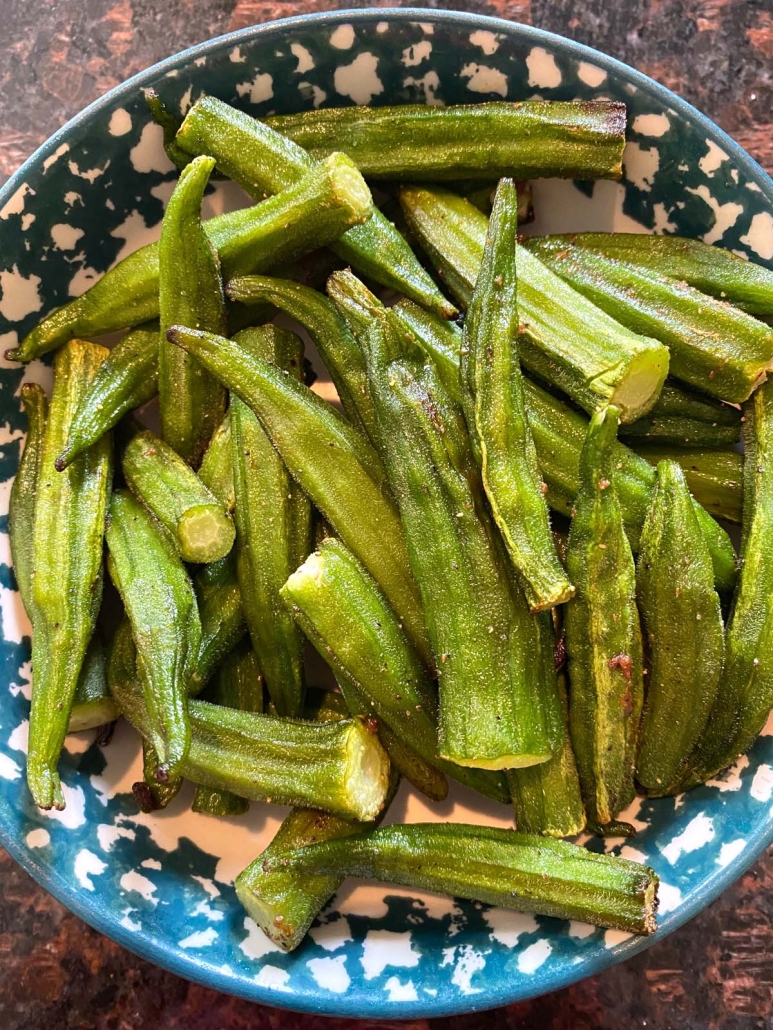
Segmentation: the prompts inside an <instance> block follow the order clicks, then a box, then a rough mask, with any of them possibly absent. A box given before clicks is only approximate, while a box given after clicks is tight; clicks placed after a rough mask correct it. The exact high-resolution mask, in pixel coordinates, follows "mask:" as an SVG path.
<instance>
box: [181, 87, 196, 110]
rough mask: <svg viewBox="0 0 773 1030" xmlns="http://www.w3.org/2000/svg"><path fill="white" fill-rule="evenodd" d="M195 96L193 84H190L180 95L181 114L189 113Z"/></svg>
mask: <svg viewBox="0 0 773 1030" xmlns="http://www.w3.org/2000/svg"><path fill="white" fill-rule="evenodd" d="M192 98H193V85H190V86H188V88H187V89H186V91H185V92H184V93H183V95H182V96H181V97H180V114H182V115H184V114H187V113H188V109H189V108H190V106H191V99H192Z"/></svg>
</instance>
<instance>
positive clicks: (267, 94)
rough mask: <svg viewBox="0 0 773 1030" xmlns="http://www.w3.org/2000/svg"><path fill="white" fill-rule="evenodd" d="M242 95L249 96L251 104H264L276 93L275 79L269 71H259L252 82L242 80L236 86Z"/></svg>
mask: <svg viewBox="0 0 773 1030" xmlns="http://www.w3.org/2000/svg"><path fill="white" fill-rule="evenodd" d="M236 92H237V93H238V94H239V96H240V97H249V100H250V103H251V104H262V103H263V102H264V101H266V100H270V99H271V98H272V97H273V95H274V80H273V78H272V77H271V75H269V73H268V72H263V73H262V74H261V73H260V72H258V74H257V75H256V76H255V78H254V79H253V80H252V82H241V83H239V85H238V86H237V87H236Z"/></svg>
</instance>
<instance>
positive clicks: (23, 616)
mask: <svg viewBox="0 0 773 1030" xmlns="http://www.w3.org/2000/svg"><path fill="white" fill-rule="evenodd" d="M9 342H10V341H9ZM15 342H16V341H15V340H14V341H13V343H14V344H15ZM3 360H5V359H3ZM9 366H11V367H14V366H15V367H16V368H18V367H19V366H18V364H16V362H13V361H12V362H8V363H7V364H6V365H4V367H6V368H7V367H9ZM0 611H2V618H3V636H4V637H5V639H6V640H13V642H14V643H16V644H20V643H21V642H22V640H24V638H25V637H27V638H28V639H29V637H30V636H31V635H32V626H31V624H30V620H29V616H28V615H27V613H26V612H25V610H24V605H23V604H22V603H21V597H19V595H18V593H17V592H16V591H15V590H9V589H8V587H4V586H0Z"/></svg>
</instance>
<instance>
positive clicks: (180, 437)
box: [158, 157, 226, 561]
mask: <svg viewBox="0 0 773 1030" xmlns="http://www.w3.org/2000/svg"><path fill="white" fill-rule="evenodd" d="M214 167H215V161H214V158H211V157H197V158H196V159H195V160H194V161H192V162H191V163H190V164H189V165H188V166H187V167H186V168H184V169H183V171H182V172H181V173H180V179H179V181H178V183H177V186H176V187H175V191H174V193H173V194H172V196H171V197H170V199H169V203H168V204H167V208H166V212H165V214H164V221H163V223H162V226H161V240H160V242H159V251H158V265H159V280H158V284H159V308H160V314H161V337H160V341H159V345H158V393H159V401H160V407H161V435H162V436H163V438H164V440H165V441H166V443H167V444H169V446H170V447H171V448H174V450H175V451H176V452H177V453H178V454H179V455H180V457H182V458H184V459H185V460H186V461H188V462H190V464H191V465H194V466H198V464H199V462H200V460H201V456H202V454H203V453H204V450H205V448H206V446H207V444H208V443H209V440H210V437H211V436H212V434H213V433H214V431H215V429H216V428H217V426H218V425H219V424H220V422H221V421H222V418H223V415H224V413H225V390H223V387H222V386H221V385H220V383H219V382H218V381H217V380H216V379H215V378H214V377H213V376H211V375H210V374H209V373H208V372H207V371H206V369H203V368H202V367H201V366H200V365H199V364H198V362H197V361H196V359H195V358H193V357H191V355H190V354H186V353H185V352H184V351H181V350H180V349H179V347H173V346H172V345H171V344H170V343H169V342H168V341H167V339H166V330H167V329H168V328H169V327H170V326H172V325H188V326H191V327H192V328H194V329H206V330H207V331H208V332H213V333H224V332H225V328H226V313H225V298H224V296H223V284H222V281H221V279H220V261H219V259H218V256H217V252H216V250H215V248H214V247H213V245H212V243H211V241H210V239H209V237H208V236H207V234H206V232H205V231H204V227H203V225H202V223H201V213H200V212H201V201H202V198H203V196H204V190H205V189H206V187H207V183H208V182H209V176H210V172H211V171H212V169H213V168H214ZM190 560H191V561H196V560H198V559H195V558H193V559H190Z"/></svg>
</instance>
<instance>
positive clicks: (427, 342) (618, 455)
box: [392, 302, 736, 591]
mask: <svg viewBox="0 0 773 1030" xmlns="http://www.w3.org/2000/svg"><path fill="white" fill-rule="evenodd" d="M392 311H393V315H394V316H396V317H399V319H400V321H401V322H402V324H403V325H404V327H405V329H406V332H409V333H410V335H411V339H412V340H413V341H415V342H416V343H417V344H419V345H420V346H421V347H422V348H423V350H424V351H425V353H426V354H427V355H428V356H429V357H430V358H431V359H432V361H433V364H434V365H435V367H436V369H437V371H438V375H439V376H440V377H441V379H442V381H443V385H444V386H445V388H446V390H447V391H448V393H449V394H450V395H451V396H452V397H454V398H455V399H456V398H459V399H460V398H461V392H460V387H459V352H460V349H461V345H462V334H461V332H460V331H459V330H458V328H457V327H455V326H453V325H451V324H450V323H449V322H443V321H441V320H440V319H438V318H435V316H433V315H432V314H431V313H430V312H427V311H422V310H421V309H419V308H415V307H413V306H412V305H410V304H405V303H403V302H401V303H400V304H398V305H397V306H396V307H395V308H393V309H392ZM523 385H524V398H525V401H526V413H527V415H528V417H529V427H530V428H531V431H532V436H533V437H534V445H535V447H536V449H537V462H538V464H539V466H540V471H541V473H542V477H543V479H544V480H545V482H546V483H547V487H548V492H547V501H548V504H549V506H550V507H551V508H552V509H553V510H554V511H557V512H560V513H561V514H563V515H570V514H571V512H572V506H573V504H574V498H575V496H576V495H577V491H578V489H579V486H580V479H579V469H580V452H581V450H582V445H583V441H584V440H585V436H586V434H587V431H588V421H587V419H586V418H585V417H584V416H583V415H582V414H580V413H579V412H578V411H575V409H574V408H572V407H571V406H570V405H568V404H565V403H564V402H563V401H562V400H560V399H559V398H557V397H555V396H553V395H552V394H549V393H547V392H546V391H545V390H543V389H542V388H541V387H539V386H537V385H536V383H533V382H532V381H531V380H530V379H527V378H526V377H524V381H523ZM454 391H456V392H455V393H454ZM613 463H614V467H615V470H616V479H615V484H616V489H617V493H618V499H619V501H620V506H621V508H622V511H623V521H624V523H625V528H626V533H627V534H628V539H629V540H630V542H631V546H632V547H633V548H634V550H636V548H637V547H638V543H639V534H640V532H641V527H642V523H643V522H644V518H645V515H646V512H647V506H648V504H649V499H650V495H651V493H652V490H653V487H654V484H655V472H654V469H652V468H651V467H650V466H649V464H648V463H647V462H646V461H645V460H644V459H643V458H640V457H639V455H638V454H635V453H634V452H633V451H632V450H630V449H629V448H628V447H626V446H625V445H623V444H616V445H615V446H614V462H613ZM695 510H696V513H697V515H698V521H699V522H700V524H701V529H702V531H703V535H704V537H705V539H706V543H707V544H708V547H709V552H710V553H711V558H712V562H713V563H714V577H715V581H716V584H717V588H718V589H719V590H723V591H727V590H731V589H732V587H733V584H734V583H735V578H736V564H735V551H734V550H733V545H732V544H731V542H730V538H729V537H728V535H727V533H726V532H725V531H724V530H723V529H722V528H721V527H720V526H718V525H717V523H716V522H715V521H714V520H713V519H712V518H711V516H710V515H709V514H708V513H707V512H706V511H705V510H704V509H703V508H702V507H701V506H700V505H699V504H698V503H697V501H696V509H695Z"/></svg>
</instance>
